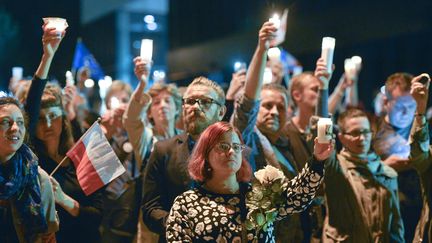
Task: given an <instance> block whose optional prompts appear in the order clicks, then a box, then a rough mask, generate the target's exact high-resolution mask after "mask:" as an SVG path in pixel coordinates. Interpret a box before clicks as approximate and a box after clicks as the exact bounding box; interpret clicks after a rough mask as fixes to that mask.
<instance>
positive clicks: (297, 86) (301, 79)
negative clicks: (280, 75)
mask: <svg viewBox="0 0 432 243" xmlns="http://www.w3.org/2000/svg"><path fill="white" fill-rule="evenodd" d="M307 77H312V78H316V77H315V76H314V74H313V72H309V71H308V72H303V73H300V74H298V75H296V76H294V77H293V78H292V79H291V81H290V85H289V92H288V93H289V97H290V98H291V101H292V104H293V105H294V107H297V103H296V101H295V100H294V99H293V92H294V91H295V90H300V91H301V90H303V88H304V86H305V85H306V82H307V80H306V79H307Z"/></svg>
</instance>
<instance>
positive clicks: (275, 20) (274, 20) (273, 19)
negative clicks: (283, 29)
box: [269, 14, 281, 29]
mask: <svg viewBox="0 0 432 243" xmlns="http://www.w3.org/2000/svg"><path fill="white" fill-rule="evenodd" d="M269 22H272V23H273V25H274V26H275V27H276V28H277V29H279V28H280V25H281V20H280V18H279V15H278V14H273V17H271V18H270V19H269Z"/></svg>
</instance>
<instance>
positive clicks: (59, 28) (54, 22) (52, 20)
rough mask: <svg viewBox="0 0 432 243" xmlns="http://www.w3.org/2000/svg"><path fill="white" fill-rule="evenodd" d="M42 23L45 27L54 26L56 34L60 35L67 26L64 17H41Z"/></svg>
mask: <svg viewBox="0 0 432 243" xmlns="http://www.w3.org/2000/svg"><path fill="white" fill-rule="evenodd" d="M42 20H43V22H44V24H46V28H55V29H56V32H57V35H58V36H59V37H60V36H61V35H62V32H63V31H64V30H65V29H66V28H67V27H68V26H69V25H68V24H67V22H66V19H63V18H56V17H46V18H42Z"/></svg>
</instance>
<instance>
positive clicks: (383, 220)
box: [322, 109, 405, 242]
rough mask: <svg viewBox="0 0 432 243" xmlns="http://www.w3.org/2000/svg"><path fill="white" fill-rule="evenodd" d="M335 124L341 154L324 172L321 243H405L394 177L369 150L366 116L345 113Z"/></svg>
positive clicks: (368, 127)
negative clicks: (324, 197)
mask: <svg viewBox="0 0 432 243" xmlns="http://www.w3.org/2000/svg"><path fill="white" fill-rule="evenodd" d="M338 125H339V128H340V132H339V134H338V138H339V140H340V142H341V143H342V150H341V151H340V152H339V154H338V155H337V156H336V155H335V156H333V158H332V159H331V160H330V161H329V162H328V163H327V164H326V167H325V171H326V176H325V178H324V188H325V196H326V207H327V215H326V218H325V221H324V231H323V236H322V237H323V239H322V240H323V242H342V241H349V242H405V241H404V227H403V223H402V219H401V216H400V211H399V198H398V185H397V173H396V171H395V170H394V169H392V168H391V167H389V166H387V165H385V164H384V163H382V162H381V159H380V158H379V157H378V155H376V154H375V153H374V152H371V151H370V148H371V140H372V132H371V128H370V123H369V120H368V118H367V116H366V114H365V113H364V112H363V111H361V110H359V109H348V110H347V111H345V112H344V113H342V114H341V115H340V116H339V118H338Z"/></svg>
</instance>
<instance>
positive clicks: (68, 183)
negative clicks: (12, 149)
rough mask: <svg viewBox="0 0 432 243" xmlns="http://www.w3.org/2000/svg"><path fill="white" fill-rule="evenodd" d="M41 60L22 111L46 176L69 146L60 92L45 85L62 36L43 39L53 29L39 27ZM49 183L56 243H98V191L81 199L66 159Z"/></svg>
mask: <svg viewBox="0 0 432 243" xmlns="http://www.w3.org/2000/svg"><path fill="white" fill-rule="evenodd" d="M43 29H44V38H43V39H42V41H43V49H44V52H43V56H42V60H41V62H40V65H39V67H38V69H37V71H36V73H35V76H34V78H33V81H32V84H31V86H30V89H29V92H28V95H27V102H26V106H25V108H26V111H27V113H28V116H29V131H30V139H31V142H32V145H33V146H34V148H35V153H36V154H37V155H38V157H39V158H40V159H41V161H43V162H42V163H41V167H42V168H43V169H45V170H46V171H47V172H48V173H51V172H52V171H53V170H54V168H55V167H56V166H57V165H58V164H59V163H60V162H61V161H62V159H63V158H64V157H65V155H66V152H67V151H68V150H69V148H70V147H71V146H72V145H73V142H74V141H73V137H72V133H71V128H70V122H69V121H68V119H67V117H66V112H65V111H64V108H63V105H62V97H61V90H60V88H59V87H58V86H54V85H48V86H47V87H45V85H46V83H47V76H48V71H49V67H50V65H51V62H52V59H53V57H54V54H55V52H56V50H57V48H58V46H59V44H60V42H61V39H62V38H63V36H64V33H62V36H61V37H58V38H57V39H54V40H53V39H52V38H51V39H49V38H46V37H45V36H46V34H47V33H48V32H50V31H53V29H48V28H46V26H43ZM53 177H54V178H55V179H52V180H51V181H52V183H53V188H54V193H55V198H56V203H57V205H59V206H60V207H57V210H58V214H59V217H60V222H61V224H60V231H59V232H58V233H57V235H56V237H57V240H58V241H59V242H92V243H93V242H99V241H100V234H99V229H98V228H99V224H100V221H101V218H102V209H103V203H102V194H101V192H100V191H97V192H95V193H93V194H92V195H90V196H88V197H87V196H85V194H84V192H83V191H82V189H81V187H80V186H79V183H78V181H77V177H76V173H75V167H74V166H73V164H72V163H71V161H70V160H69V159H67V160H66V161H65V162H64V163H62V165H61V167H60V169H59V170H58V171H57V172H56V173H55V174H54V175H53Z"/></svg>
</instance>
